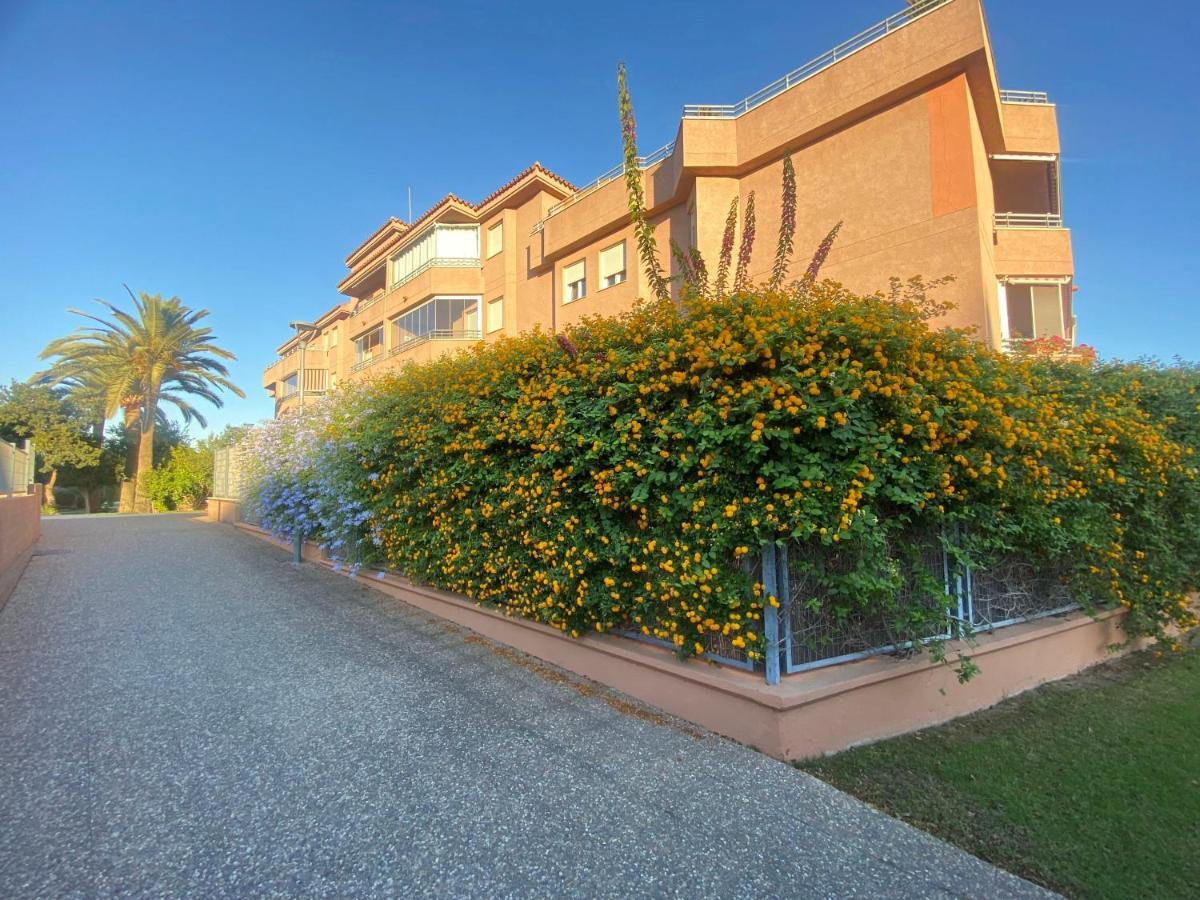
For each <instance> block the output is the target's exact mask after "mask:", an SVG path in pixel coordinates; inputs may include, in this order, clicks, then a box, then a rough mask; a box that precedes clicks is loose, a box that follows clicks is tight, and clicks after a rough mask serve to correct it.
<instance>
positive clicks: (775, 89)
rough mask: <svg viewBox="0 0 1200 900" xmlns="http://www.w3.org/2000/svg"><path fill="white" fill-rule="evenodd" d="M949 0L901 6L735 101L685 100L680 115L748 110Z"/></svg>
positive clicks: (731, 115)
mask: <svg viewBox="0 0 1200 900" xmlns="http://www.w3.org/2000/svg"><path fill="white" fill-rule="evenodd" d="M949 2H951V0H920V2H918V3H914V4H912V5H911V6H908V7H906V8H905V9H902V10H901V11H900V12H898V13H894V14H892V15H890V16H888V17H887V18H886V19H884V20H883V21H882V22H877V23H876V24H874V25H872V26H871V27H870V28H868V29H866V30H865V31H862V32H859V33H858V34H856V35H855V36H854V37H852V38H850V39H849V40H846V41H843V42H842V43H840V44H838V45H837V46H836V47H834V48H833V49H832V50H828V51H826V52H825V53H822V54H821V55H820V56H818V57H817V58H816V59H813V60H810V61H809V62H806V63H805V64H804V65H802V66H800V67H798V68H795V69H793V70H792V71H790V72H788V73H787V74H786V75H784V76H783V77H782V78H778V79H776V80H775V81H772V82H771V83H770V84H768V85H767V86H766V87H764V88H761V89H759V90H757V91H755V92H754V93H753V94H751V95H750V96H749V97H746V98H745V99H744V100H742V101H740V102H739V103H732V104H711V103H689V104H687V105H686V106H684V107H683V116H684V118H685V119H687V118H703V119H712V118H719V119H734V118H737V117H738V116H740V115H743V114H744V113H747V112H749V111H750V110H752V109H754V108H755V107H756V106H760V105H761V104H763V103H766V102H767V101H768V100H770V99H771V98H772V97H776V96H778V95H779V94H782V93H783V92H784V91H786V90H788V89H789V88H792V87H795V86H796V85H798V84H800V83H801V82H802V81H806V80H807V79H809V78H812V77H813V76H814V75H816V74H818V73H820V72H823V71H825V70H826V69H828V68H829V67H830V66H832V65H835V64H837V63H839V62H841V61H842V60H843V59H846V58H847V57H848V56H852V55H853V54H855V53H857V52H858V51H859V50H862V49H863V48H864V47H869V46H870V45H871V44H874V43H875V42H876V41H879V40H882V39H883V38H885V37H887V36H888V35H889V34H891V33H892V32H894V31H897V30H899V29H901V28H903V27H904V26H906V25H910V24H911V23H913V22H915V21H916V20H917V19H920V18H921V17H922V16H925V15H927V14H928V13H931V12H933V11H934V10H935V9H937V8H939V7H941V6H944V5H946V4H947V3H949Z"/></svg>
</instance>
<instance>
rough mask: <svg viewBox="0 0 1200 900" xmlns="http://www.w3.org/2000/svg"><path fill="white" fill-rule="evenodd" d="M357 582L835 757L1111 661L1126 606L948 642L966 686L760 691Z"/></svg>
mask: <svg viewBox="0 0 1200 900" xmlns="http://www.w3.org/2000/svg"><path fill="white" fill-rule="evenodd" d="M210 510H212V505H211V501H210ZM226 515H227V513H224V512H222V511H221V510H220V509H218V510H214V511H213V512H212V513H210V519H211V520H213V521H226V518H225V516H226ZM237 527H238V528H241V529H242V530H244V531H246V532H247V533H249V534H252V535H254V536H256V537H258V538H260V539H263V540H266V541H269V542H271V543H274V544H276V545H277V546H279V547H280V549H281V550H284V551H286V552H291V551H292V548H291V545H289V544H287V543H285V542H282V541H279V540H277V539H275V538H272V537H271V536H270V535H268V534H267V533H266V532H264V531H263V530H262V529H259V528H255V527H254V526H252V525H246V524H238V526H237ZM304 559H305V561H307V562H312V563H316V564H319V565H325V566H331V565H332V563H330V562H329V561H328V560H326V559H325V558H324V555H323V553H322V551H321V550H320V548H319V547H317V546H316V545H315V544H305V547H304ZM359 579H360V581H362V583H363V584H365V585H367V586H368V587H372V588H375V589H377V590H380V591H383V592H385V593H387V594H390V595H391V596H393V597H396V598H397V599H399V600H402V601H404V602H405V603H408V604H410V605H412V606H416V607H419V608H421V609H423V610H425V611H427V612H429V613H432V614H433V615H436V616H439V617H441V618H443V619H448V620H450V621H452V622H455V623H457V624H459V625H463V626H465V627H467V628H470V629H471V630H472V631H475V632H478V633H479V634H482V635H484V636H485V637H488V638H491V639H492V640H494V641H497V642H499V643H501V644H505V645H507V646H510V647H513V648H516V649H518V650H521V651H523V652H525V653H528V654H530V655H531V656H535V657H537V658H539V659H542V660H545V661H547V662H550V663H553V664H554V665H557V666H561V667H562V668H564V669H567V670H568V671H571V672H574V673H576V674H578V675H582V676H584V677H586V678H590V679H592V680H594V681H597V682H599V683H601V684H603V685H606V686H608V687H611V688H615V689H616V690H619V691H622V692H624V693H626V694H629V695H631V696H633V697H636V698H637V699H639V700H641V701H643V702H645V703H648V704H650V705H651V706H655V707H657V708H659V709H661V710H663V711H664V712H667V713H670V714H671V715H674V716H678V717H680V718H682V719H686V720H688V721H690V722H694V723H696V724H698V725H701V726H703V727H705V728H708V729H710V730H712V731H715V732H717V733H719V734H723V735H726V736H727V737H731V738H733V739H734V740H737V741H740V742H742V743H744V744H747V745H749V746H752V747H755V748H757V749H759V750H761V751H762V752H764V753H767V754H769V755H770V756H773V757H776V758H778V759H783V760H796V759H804V758H806V757H811V756H818V755H821V754H826V753H833V752H836V751H838V750H842V749H845V748H846V747H850V746H854V745H856V744H862V743H869V742H871V741H876V740H879V739H881V738H886V737H891V736H893V735H898V734H903V733H905V732H909V731H913V730H916V729H918V728H924V727H927V726H930V725H935V724H938V723H940V722H945V721H947V720H949V719H952V718H955V717H957V716H961V715H963V714H965V713H969V712H974V711H975V710H979V709H983V708H985V707H988V706H992V705H994V704H996V703H998V702H999V701H1001V700H1003V699H1005V698H1006V697H1010V696H1012V695H1014V694H1018V693H1020V692H1022V691H1025V690H1028V689H1029V688H1032V687H1035V686H1037V685H1039V684H1043V683H1045V682H1047V681H1054V680H1056V679H1059V678H1063V677H1065V676H1067V675H1072V674H1074V673H1076V672H1079V671H1081V670H1082V669H1085V668H1087V667H1089V666H1092V665H1095V664H1096V663H1099V662H1103V661H1104V660H1106V659H1109V658H1111V657H1112V655H1113V654H1112V651H1111V650H1110V649H1109V648H1110V647H1111V646H1112V645H1113V644H1116V643H1121V642H1122V641H1123V640H1124V638H1123V634H1122V631H1121V629H1120V620H1121V617H1122V615H1123V611H1115V612H1109V613H1104V614H1101V615H1100V616H1098V617H1096V618H1092V617H1090V616H1088V615H1087V614H1085V613H1082V612H1073V613H1070V614H1066V615H1061V616H1053V617H1049V618H1045V619H1040V620H1037V621H1034V622H1028V623H1025V624H1021V625H1013V626H1009V627H1007V628H1004V629H1002V630H1000V631H997V632H995V633H992V634H983V635H979V636H977V638H976V641H975V643H974V644H973V645H971V646H967V645H964V644H961V643H958V642H955V643H952V644H950V645H949V646H948V648H947V657H948V658H949V659H951V660H953V659H955V658H956V655H957V653H958V651H960V650H961V651H962V652H963V653H966V654H968V655H969V656H970V657H971V659H973V660H974V661H975V663H976V664H977V665H978V666H979V667H980V669H981V673H980V674H979V675H977V676H976V677H975V678H974V679H972V680H971V681H969V682H968V683H966V684H959V683H958V678H957V675H956V674H955V672H954V670H953V669H952V668H951V667H950V666H948V665H946V664H942V663H937V662H934V661H933V660H932V659H931V658H930V657H929V655H928V654H922V655H917V656H911V657H908V658H901V657H893V656H877V657H873V658H870V659H864V660H858V661H856V662H848V663H843V664H841V665H835V666H829V667H827V668H823V669H816V670H813V671H809V672H803V673H800V674H797V675H791V676H787V677H785V678H784V679H783V681H782V683H780V684H778V685H774V686H769V685H767V684H766V683H765V680H764V678H763V676H762V675H761V674H760V673H751V672H745V671H740V670H737V669H733V668H729V667H724V666H718V665H716V664H714V663H709V662H704V661H700V660H695V659H691V660H687V661H685V662H681V661H679V660H678V659H677V658H676V657H675V655H674V654H673V653H672V652H670V651H669V650H666V649H663V648H659V647H656V646H652V645H649V644H644V643H641V642H639V641H632V640H628V639H625V638H620V637H616V636H613V635H588V636H585V637H583V638H579V639H573V638H570V637H567V636H565V635H563V634H562V633H561V632H559V631H557V630H555V629H553V628H549V627H547V626H545V625H541V624H539V623H536V622H531V621H528V620H525V619H520V618H514V617H509V616H505V615H504V614H503V613H501V612H498V611H496V610H494V609H489V608H487V607H482V606H476V605H475V604H473V603H471V602H470V601H468V600H466V599H464V598H463V597H460V596H458V595H456V594H451V593H448V592H446V591H440V590H437V589H434V588H430V587H426V586H423V585H417V584H413V583H412V582H410V581H408V580H407V579H405V578H402V577H399V576H396V575H391V574H388V575H386V576H385V577H384V578H382V579H377V578H375V577H374V575H373V574H368V573H365V572H364V573H363V574H362V575H360V576H359Z"/></svg>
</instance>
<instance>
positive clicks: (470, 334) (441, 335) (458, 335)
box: [388, 328, 483, 356]
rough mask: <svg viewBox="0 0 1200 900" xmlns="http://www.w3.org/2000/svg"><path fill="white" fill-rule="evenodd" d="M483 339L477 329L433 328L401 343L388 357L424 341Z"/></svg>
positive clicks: (390, 351)
mask: <svg viewBox="0 0 1200 900" xmlns="http://www.w3.org/2000/svg"><path fill="white" fill-rule="evenodd" d="M482 337H483V332H482V331H481V330H480V329H478V328H435V329H434V330H433V331H427V332H426V333H425V334H416V335H413V336H412V337H410V338H406V339H405V340H403V341H401V342H400V343H399V344H397V345H396V346H395V347H393V348H392V349H391V350H389V351H388V356H395V355H396V354H397V353H401V352H403V351H405V350H408V349H410V348H412V347H415V346H417V344H423V343H425V342H426V341H477V340H480V339H481V338H482Z"/></svg>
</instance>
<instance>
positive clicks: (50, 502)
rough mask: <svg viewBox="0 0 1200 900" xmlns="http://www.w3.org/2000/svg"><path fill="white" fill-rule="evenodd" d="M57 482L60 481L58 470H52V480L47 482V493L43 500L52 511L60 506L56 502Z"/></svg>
mask: <svg viewBox="0 0 1200 900" xmlns="http://www.w3.org/2000/svg"><path fill="white" fill-rule="evenodd" d="M56 481H58V469H51V470H50V478H49V480H48V481H47V482H46V493H45V496H44V497H43V498H42V502H43V503H44V504H45V505H46V506H49V507H50V508H52V509H54V508H57V507H58V504H57V503H55V502H54V483H55V482H56Z"/></svg>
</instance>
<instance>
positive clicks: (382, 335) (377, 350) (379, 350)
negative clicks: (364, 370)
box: [354, 322, 387, 363]
mask: <svg viewBox="0 0 1200 900" xmlns="http://www.w3.org/2000/svg"><path fill="white" fill-rule="evenodd" d="M376 331H378V332H379V343H378V344H377V345H376V346H375V347H373V348H372V349H371V352H370V355H368V354H367V353H366V351H365V350H364V349H363V340H364V339H365V338H366V337H367V336H368V335H371V334H374V333H375V332H376ZM386 349H387V329H386V328H384V327H383V323H382V322H380V323H379V324H378V325H375V326H374V327H372V328H368V329H367V330H366V331H364V332H363V333H362V334H360V335H359V336H358V337H356V338H355V339H354V361H355V363H360V362H366V361H367V360H370V359H375V357H377V356H383V354H384V352H385V350H386Z"/></svg>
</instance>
